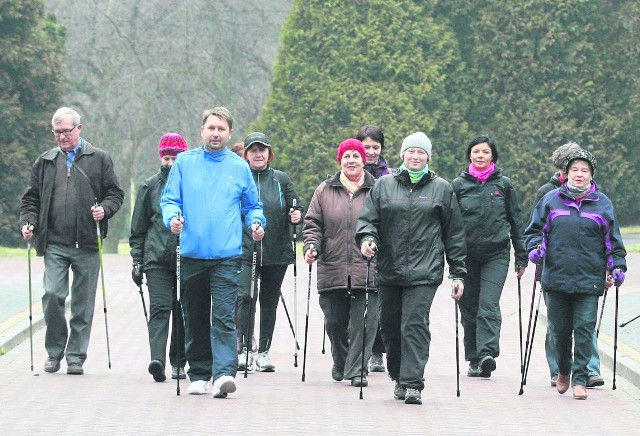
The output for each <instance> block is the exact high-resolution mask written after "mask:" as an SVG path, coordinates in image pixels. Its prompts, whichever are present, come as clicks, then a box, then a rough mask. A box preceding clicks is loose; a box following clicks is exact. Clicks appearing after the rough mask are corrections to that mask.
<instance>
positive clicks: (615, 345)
mask: <svg viewBox="0 0 640 436" xmlns="http://www.w3.org/2000/svg"><path fill="white" fill-rule="evenodd" d="M619 294H620V286H616V309H615V311H616V313H615V320H614V323H615V325H614V330H613V386H612V387H611V389H612V390H614V391H615V390H616V366H617V363H618V360H617V358H618V299H619Z"/></svg>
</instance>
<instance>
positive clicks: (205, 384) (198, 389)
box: [187, 380, 209, 395]
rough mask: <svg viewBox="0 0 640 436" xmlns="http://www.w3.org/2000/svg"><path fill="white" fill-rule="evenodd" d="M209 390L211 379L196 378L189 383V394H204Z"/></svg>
mask: <svg viewBox="0 0 640 436" xmlns="http://www.w3.org/2000/svg"><path fill="white" fill-rule="evenodd" d="M208 390H209V380H194V381H192V382H191V384H190V385H189V388H188V389H187V392H188V393H189V395H203V394H204V393H206V392H207V391H208Z"/></svg>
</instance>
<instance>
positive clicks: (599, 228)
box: [524, 182, 627, 295]
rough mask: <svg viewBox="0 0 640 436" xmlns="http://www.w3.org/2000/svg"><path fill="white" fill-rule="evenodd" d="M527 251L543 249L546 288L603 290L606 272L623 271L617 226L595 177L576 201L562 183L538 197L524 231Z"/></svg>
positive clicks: (571, 291) (579, 290)
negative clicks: (589, 188) (617, 269)
mask: <svg viewBox="0 0 640 436" xmlns="http://www.w3.org/2000/svg"><path fill="white" fill-rule="evenodd" d="M524 237H525V244H526V247H527V252H529V251H531V250H533V249H535V248H536V247H537V246H538V245H540V246H541V247H542V249H543V250H544V252H545V257H544V268H543V269H542V286H543V288H544V289H545V290H546V291H561V292H567V293H586V294H596V295H602V294H603V292H604V288H605V277H606V274H607V271H610V270H611V269H613V268H621V269H622V270H623V271H626V270H627V264H626V261H625V256H626V255H627V252H626V251H625V249H624V244H623V242H622V237H621V236H620V229H619V228H618V222H617V220H616V217H615V212H614V210H613V205H612V204H611V201H610V200H609V198H608V197H607V196H606V195H604V194H603V193H602V192H600V191H599V190H598V188H597V186H596V184H595V183H594V182H592V186H591V191H590V192H589V194H588V195H587V196H586V197H585V198H583V199H582V201H580V202H576V201H575V200H574V199H573V198H572V197H571V196H570V195H569V193H568V191H567V185H566V182H565V183H563V184H562V186H561V187H560V188H558V189H554V190H553V191H551V192H549V193H547V194H546V195H545V196H544V197H542V199H541V200H540V201H539V202H538V204H537V205H536V207H535V209H534V210H533V214H532V216H531V222H530V223H529V226H528V227H527V229H526V230H525V234H524Z"/></svg>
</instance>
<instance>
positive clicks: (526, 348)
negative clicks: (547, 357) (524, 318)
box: [518, 265, 540, 395]
mask: <svg viewBox="0 0 640 436" xmlns="http://www.w3.org/2000/svg"><path fill="white" fill-rule="evenodd" d="M539 275H540V265H536V271H535V273H534V277H533V291H532V292H531V307H530V308H529V324H528V326H527V340H526V341H525V345H524V357H523V361H522V362H523V364H522V367H521V368H520V370H521V374H520V376H521V378H520V392H519V393H518V395H522V394H523V393H524V390H523V388H522V387H523V386H524V385H525V383H526V382H525V366H526V365H525V362H526V361H527V354H528V351H529V339H530V335H531V322H532V321H533V306H534V305H535V301H536V285H537V282H538V277H539Z"/></svg>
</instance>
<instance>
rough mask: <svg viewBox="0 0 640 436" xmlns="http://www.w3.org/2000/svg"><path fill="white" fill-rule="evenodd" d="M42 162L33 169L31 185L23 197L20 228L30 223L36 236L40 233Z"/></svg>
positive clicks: (37, 162) (39, 160) (39, 161)
mask: <svg viewBox="0 0 640 436" xmlns="http://www.w3.org/2000/svg"><path fill="white" fill-rule="evenodd" d="M41 163H42V160H41V159H40V158H38V159H37V160H36V162H35V163H34V164H33V166H32V167H31V175H30V177H29V185H28V186H27V189H26V190H25V192H24V194H23V195H22V202H21V204H20V227H22V226H23V225H24V224H26V223H29V224H32V225H33V227H34V234H35V233H36V232H38V217H39V215H40V169H41Z"/></svg>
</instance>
